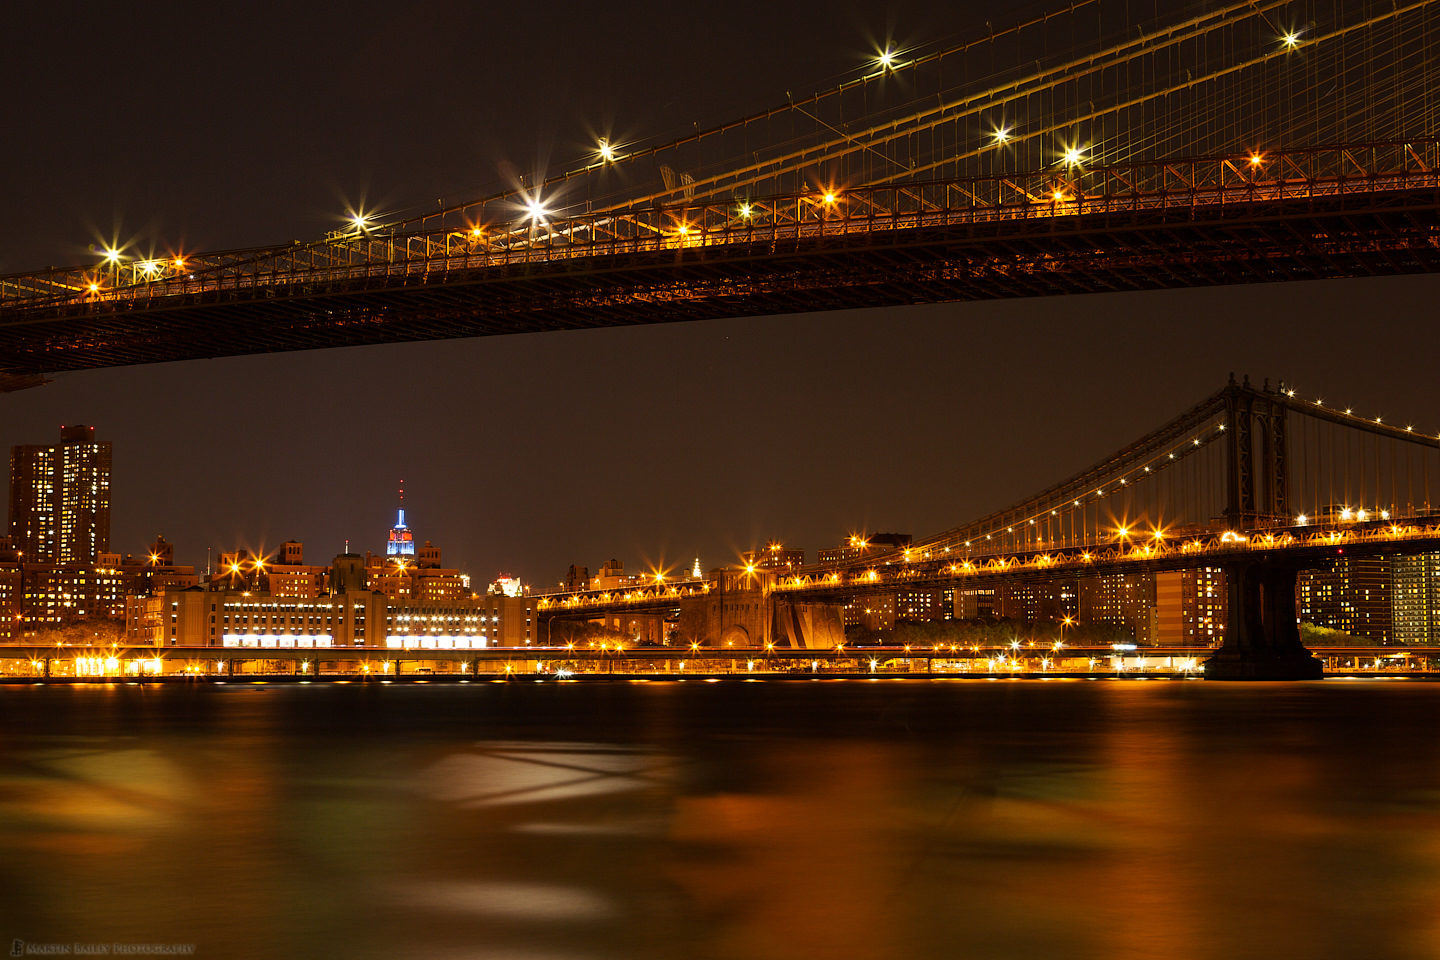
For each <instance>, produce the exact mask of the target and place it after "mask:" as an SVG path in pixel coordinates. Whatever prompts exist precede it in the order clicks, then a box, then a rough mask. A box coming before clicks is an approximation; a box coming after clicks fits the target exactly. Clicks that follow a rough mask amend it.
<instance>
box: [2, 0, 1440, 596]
mask: <svg viewBox="0 0 1440 960" xmlns="http://www.w3.org/2000/svg"><path fill="white" fill-rule="evenodd" d="M982 10H983V8H982V7H981V5H979V4H976V3H970V4H953V3H938V2H937V3H931V4H921V3H908V4H907V3H894V4H881V3H874V4H862V3H853V2H841V3H834V2H803V3H785V4H774V3H760V2H749V0H738V2H729V3H725V4H679V3H674V2H651V0H646V2H640V3H629V4H619V5H616V4H605V5H601V4H582V3H575V4H555V3H550V4H504V5H499V4H480V3H474V4H469V3H444V2H428V3H416V4H410V5H405V4H398V3H388V4H382V3H370V2H356V3H347V4H341V5H337V4H298V5H297V4H289V3H285V4H280V3H275V4H258V3H257V4H246V5H235V6H231V7H216V6H211V5H195V4H179V3H157V4H140V5H126V6H124V7H118V6H116V7H110V6H108V5H106V6H103V7H102V5H98V4H97V5H93V6H91V5H74V6H62V5H46V4H21V5H16V6H15V8H14V9H12V10H9V11H8V12H7V21H8V27H7V32H8V33H9V35H10V43H9V44H8V47H9V50H8V51H7V55H6V57H5V58H3V59H0V84H3V89H5V90H6V91H7V93H8V96H7V97H5V98H4V100H3V101H0V129H3V130H4V131H5V140H6V145H5V149H4V150H3V151H0V175H3V177H0V182H3V183H4V185H5V186H4V194H3V196H4V202H3V205H0V272H7V273H8V272H17V271H21V270H26V269H33V268H39V267H44V266H46V265H49V264H56V265H60V264H71V263H88V262H92V261H93V260H94V259H96V258H95V256H94V255H93V254H92V253H90V252H89V251H88V250H87V247H88V245H89V244H91V243H96V244H101V243H113V242H116V241H119V242H129V241H133V242H135V243H137V244H138V245H139V246H138V247H137V249H140V248H144V247H145V246H147V245H149V244H152V243H157V244H162V245H163V244H169V245H174V246H183V247H184V248H185V249H190V250H198V249H217V248H228V247H239V246H246V245H252V244H260V243H269V242H275V241H283V240H287V239H291V238H300V237H304V238H309V237H314V236H317V235H320V234H322V233H323V232H324V231H326V230H329V229H332V228H334V227H336V226H339V225H340V220H341V218H342V217H343V215H344V212H345V210H346V209H347V208H352V207H355V206H357V205H360V204H363V205H364V206H365V208H366V209H367V210H374V211H378V212H381V213H382V214H394V215H399V214H405V213H410V212H415V211H418V210H420V209H424V208H426V207H433V205H434V204H435V201H436V200H437V199H440V198H444V199H445V200H446V201H447V202H455V201H459V200H461V199H464V198H467V197H472V196H480V195H483V194H485V193H488V192H490V191H491V190H492V189H494V188H495V187H497V186H502V185H504V184H505V180H504V176H503V174H502V172H501V171H502V170H504V169H507V168H512V167H513V168H514V169H519V170H527V169H528V170H534V171H537V172H538V171H540V170H543V169H548V170H549V171H550V172H556V171H558V170H560V169H562V168H569V167H571V166H573V165H575V164H574V161H576V160H577V159H579V158H582V157H584V156H586V155H587V154H588V153H589V152H590V151H591V150H592V149H593V145H594V140H595V137H596V136H597V135H604V134H609V135H611V136H612V137H616V138H621V137H623V138H625V139H627V140H635V139H641V138H655V139H662V140H663V139H669V138H671V137H673V136H675V135H678V134H681V133H684V132H685V131H686V130H687V129H693V127H692V124H693V123H695V122H698V123H699V124H700V125H701V126H702V127H703V126H705V125H706V124H708V123H712V122H716V121H720V120H724V119H728V118H731V117H734V116H739V115H741V114H743V113H748V112H750V111H752V110H755V109H758V108H761V107H764V106H769V105H772V104H775V103H779V102H783V100H784V98H785V94H786V91H787V90H788V91H792V92H794V93H795V94H796V95H797V96H798V95H799V94H801V93H802V92H810V91H813V90H815V89H819V88H821V87H825V86H829V85H832V84H834V83H836V82H838V81H839V80H841V79H845V78H848V77H851V76H854V75H856V74H857V72H859V71H860V70H861V69H863V68H864V66H865V61H866V58H867V57H868V56H870V55H871V54H872V53H873V51H874V50H875V49H876V47H877V45H879V44H880V43H883V42H884V41H885V39H887V38H888V39H890V40H891V42H893V43H895V44H897V45H901V46H904V45H906V44H912V43H921V42H926V43H929V42H934V41H938V40H942V39H946V38H956V37H960V36H968V35H972V34H978V33H983V32H984V30H985V28H984V18H985V15H986V14H985V13H983V12H982ZM990 15H992V16H993V15H994V14H993V13H991V14H990ZM1018 16H1019V11H1018V10H1015V9H1012V10H1010V11H1009V12H1007V13H1006V15H1005V19H1006V20H1009V19H1011V18H1014V17H1018ZM547 163H548V168H547V167H546V164H547ZM1437 297H1440V281H1437V279H1436V278H1433V277H1420V278H1403V279H1387V280H1363V281H1343V282H1339V281H1337V282H1328V283H1321V284H1297V285H1286V286H1268V287H1241V288H1233V289H1212V290H1194V291H1176V292H1162V293H1142V294H1123V295H1099V296H1087V297H1073V298H1067V299H1048V300H1030V301H1018V302H995V303H978V304H950V305H940V306H932V307H906V308H899V309H881V310H867V311H855V312H843V313H829V314H816V315H809V316H792V317H778V318H777V317H764V318H754V319H745V320H730V321H713V322H703V323H691V324H680V325H667V326H657V327H645V328H633V329H616V330H600V331H585V332H568V333H558V334H541V335H527V336H517V337H508V338H488V339H482V340H466V341H451V342H441V343H427V344H412V345H403V346H385V347H373V348H353V349H346V350H334V351H320V352H311V353H298V354H287V355H280V356H275V357H252V358H240V359H229V360H212V361H197V362H192V363H183V364H166V365H159V366H150V367H136V368H122V369H115V370H108V371H99V372H91V373H73V374H64V375H60V376H58V377H57V378H56V381H55V382H54V383H52V384H50V385H48V386H45V387H42V388H39V389H34V390H28V391H23V392H19V393H13V394H3V395H0V444H3V445H5V446H7V447H8V446H9V445H11V444H17V443H40V442H54V441H55V440H56V439H57V438H58V432H59V428H60V425H61V424H62V423H77V422H85V423H90V424H93V425H95V426H96V428H97V435H98V436H99V437H101V438H102V439H108V440H111V441H113V442H114V444H115V470H114V491H113V496H114V519H113V526H112V548H113V549H117V550H121V551H129V552H139V551H140V550H141V549H142V548H143V547H144V546H145V545H146V544H148V542H149V541H150V540H151V539H152V538H153V537H154V536H155V535H156V534H157V533H162V534H164V535H165V536H166V537H167V538H168V539H170V540H171V541H173V542H174V543H175V544H176V546H177V554H178V556H177V559H178V560H180V561H181V562H188V563H196V564H203V563H204V561H205V555H206V547H207V546H210V547H213V548H215V550H217V551H219V550H224V549H230V548H233V547H236V546H245V547H250V548H252V549H255V548H270V549H273V548H274V547H275V546H277V545H278V544H279V543H280V541H282V540H285V539H298V540H303V541H304V542H305V544H306V550H307V559H309V560H310V561H311V562H323V561H327V560H328V559H329V558H330V557H331V556H332V555H333V554H335V553H337V552H339V551H340V550H341V549H342V548H343V546H344V541H345V539H346V538H350V540H351V548H352V550H355V551H357V552H363V551H364V550H366V549H370V550H381V549H383V544H384V536H385V531H386V529H387V528H388V526H389V524H390V523H391V522H392V520H393V516H394V507H395V505H396V504H395V489H396V487H397V485H398V483H399V481H400V480H401V479H402V478H403V479H404V480H405V485H406V490H407V506H408V507H409V516H410V520H411V526H412V527H413V529H414V530H415V533H416V536H417V538H419V539H421V540H425V539H430V540H433V541H434V542H435V543H436V544H437V545H439V546H441V547H442V548H443V549H444V551H445V559H446V561H447V565H458V566H460V567H461V568H462V569H465V570H467V571H468V572H470V573H471V574H473V575H474V576H475V577H476V579H477V580H478V581H481V582H483V581H485V580H488V579H490V578H492V577H493V576H495V575H497V574H499V573H501V572H506V573H512V574H518V575H520V576H522V577H523V578H525V579H526V580H527V581H531V582H534V583H536V584H538V585H546V584H550V583H553V582H554V581H555V580H557V579H558V578H560V577H561V576H562V575H563V574H564V572H565V568H566V566H567V565H568V564H570V563H578V564H583V565H587V566H589V567H590V568H591V570H592V572H593V571H594V570H595V568H597V567H598V566H599V565H600V563H601V562H602V561H604V560H606V559H609V558H611V557H616V558H619V559H621V560H623V561H624V562H625V564H626V566H627V567H628V568H632V569H634V568H643V569H653V568H655V567H657V566H662V567H666V568H669V569H672V570H673V569H675V568H679V567H683V568H686V569H688V568H689V566H690V563H691V562H692V560H693V558H694V557H695V556H697V555H698V556H699V557H700V558H701V561H702V563H703V564H704V565H705V566H706V567H707V568H708V567H710V566H714V565H717V564H720V563H725V562H729V561H732V560H734V559H735V558H736V555H737V553H738V551H740V550H743V549H747V548H749V547H751V546H752V545H756V544H759V543H761V542H763V541H764V540H765V539H767V538H770V537H774V538H778V539H781V540H783V541H784V542H786V543H787V544H792V545H797V546H803V547H805V548H806V549H807V551H809V552H810V556H811V557H812V558H813V556H814V551H815V550H816V549H817V548H819V547H821V546H826V545H830V544H833V543H836V542H838V541H839V540H841V539H843V538H844V537H845V536H847V535H848V534H850V533H851V532H854V531H857V530H868V531H879V530H883V531H903V532H909V533H913V534H915V535H917V536H918V535H923V534H928V533H933V532H936V531H938V530H941V529H944V528H947V527H950V526H953V525H955V524H957V523H959V522H961V521H963V520H966V519H969V518H971V517H972V516H976V515H979V514H981V513H983V512H985V511H988V510H990V509H992V508H995V507H999V506H1002V505H1004V504H1005V503H1007V502H1009V501H1011V500H1016V499H1019V498H1021V497H1022V496H1024V495H1027V494H1030V493H1032V492H1034V491H1036V490H1038V489H1040V488H1041V487H1044V486H1047V485H1049V484H1050V483H1051V482H1053V481H1055V480H1058V479H1060V478H1061V477H1063V476H1065V475H1068V474H1069V473H1071V472H1073V471H1075V470H1076V469H1079V468H1082V467H1085V466H1087V465H1089V464H1090V463H1091V462H1093V461H1095V460H1097V459H1099V458H1100V457H1102V456H1103V455H1105V454H1107V453H1109V452H1111V451H1112V450H1114V449H1116V448H1118V447H1120V446H1121V445H1123V444H1125V443H1127V442H1128V441H1130V440H1132V439H1134V438H1135V437H1137V436H1139V435H1140V434H1142V433H1144V432H1146V431H1148V430H1149V429H1150V428H1152V427H1154V426H1156V425H1158V424H1159V423H1160V422H1162V421H1164V420H1166V419H1168V418H1169V417H1171V416H1172V415H1174V414H1175V413H1178V412H1179V411H1180V410H1182V409H1183V408H1185V407H1187V406H1189V405H1190V404H1191V403H1193V402H1195V401H1196V400H1199V399H1200V398H1202V397H1203V396H1205V395H1207V394H1209V393H1210V392H1212V391H1214V390H1215V389H1217V388H1218V387H1219V386H1221V384H1222V383H1223V382H1224V378H1225V376H1226V374H1227V373H1228V372H1229V371H1232V370H1233V371H1236V372H1237V373H1243V372H1249V373H1250V374H1251V375H1252V376H1253V377H1255V378H1257V379H1258V378H1263V377H1272V378H1284V379H1286V380H1287V381H1288V382H1290V383H1291V384H1292V385H1294V386H1296V387H1297V389H1299V390H1300V392H1301V393H1302V394H1305V395H1309V396H1315V395H1319V396H1323V397H1325V398H1326V400H1327V401H1332V402H1334V403H1338V404H1341V405H1353V406H1354V407H1355V408H1356V410H1357V412H1367V413H1369V414H1370V415H1383V416H1385V417H1386V418H1387V420H1389V419H1398V420H1403V421H1406V422H1412V421H1413V422H1414V423H1415V425H1416V427H1417V429H1419V428H1424V429H1426V430H1429V431H1432V432H1434V431H1436V430H1440V410H1437V409H1435V403H1434V397H1435V390H1434V386H1433V376H1434V373H1433V371H1434V368H1435V357H1436V350H1435V348H1436V346H1437V339H1440V338H1437V337H1436V335H1435V333H1434V325H1433V323H1434V321H1433V316H1434V304H1435V302H1436V299H1437ZM7 466H8V465H7ZM0 469H3V468H0Z"/></svg>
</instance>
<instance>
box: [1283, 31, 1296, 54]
mask: <svg viewBox="0 0 1440 960" xmlns="http://www.w3.org/2000/svg"><path fill="white" fill-rule="evenodd" d="M1280 42H1281V43H1283V44H1284V45H1285V49H1286V50H1294V49H1295V48H1296V47H1298V46H1299V45H1300V34H1299V32H1298V31H1295V30H1292V31H1290V32H1289V33H1287V34H1285V36H1283V37H1281V38H1280Z"/></svg>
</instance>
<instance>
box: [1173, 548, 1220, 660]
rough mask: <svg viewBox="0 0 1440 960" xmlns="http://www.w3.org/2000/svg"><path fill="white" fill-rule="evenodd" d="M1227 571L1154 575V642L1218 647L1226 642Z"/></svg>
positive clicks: (1212, 569) (1197, 570)
mask: <svg viewBox="0 0 1440 960" xmlns="http://www.w3.org/2000/svg"><path fill="white" fill-rule="evenodd" d="M1226 590H1227V585H1226V580H1225V571H1224V570H1223V569H1221V568H1220V567H1196V568H1195V569H1192V570H1167V571H1162V572H1160V573H1157V574H1155V621H1156V636H1155V642H1156V643H1159V644H1162V645H1163V644H1186V645H1192V646H1195V645H1200V646H1203V645H1212V646H1213V645H1215V644H1217V643H1220V642H1221V641H1222V640H1224V639H1225V614H1226V610H1227V609H1228V608H1227V607H1226Z"/></svg>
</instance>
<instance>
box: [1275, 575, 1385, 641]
mask: <svg viewBox="0 0 1440 960" xmlns="http://www.w3.org/2000/svg"><path fill="white" fill-rule="evenodd" d="M1390 577H1391V561H1390V560H1389V559H1388V558H1385V557H1351V556H1340V557H1336V558H1335V560H1334V562H1333V563H1332V565H1331V566H1329V567H1327V568H1323V569H1319V570H1302V571H1300V574H1299V576H1298V577H1297V578H1296V596H1295V600H1296V607H1297V608H1298V610H1299V614H1300V620H1301V621H1302V622H1304V623H1310V624H1314V625H1315V626H1317V627H1325V628H1327V629H1330V630H1339V631H1341V632H1342V633H1348V634H1350V635H1351V636H1354V637H1365V638H1367V639H1369V640H1374V641H1376V642H1378V643H1387V642H1390V641H1391V640H1392V639H1393V638H1394V610H1393V608H1392V605H1391V581H1390Z"/></svg>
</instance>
